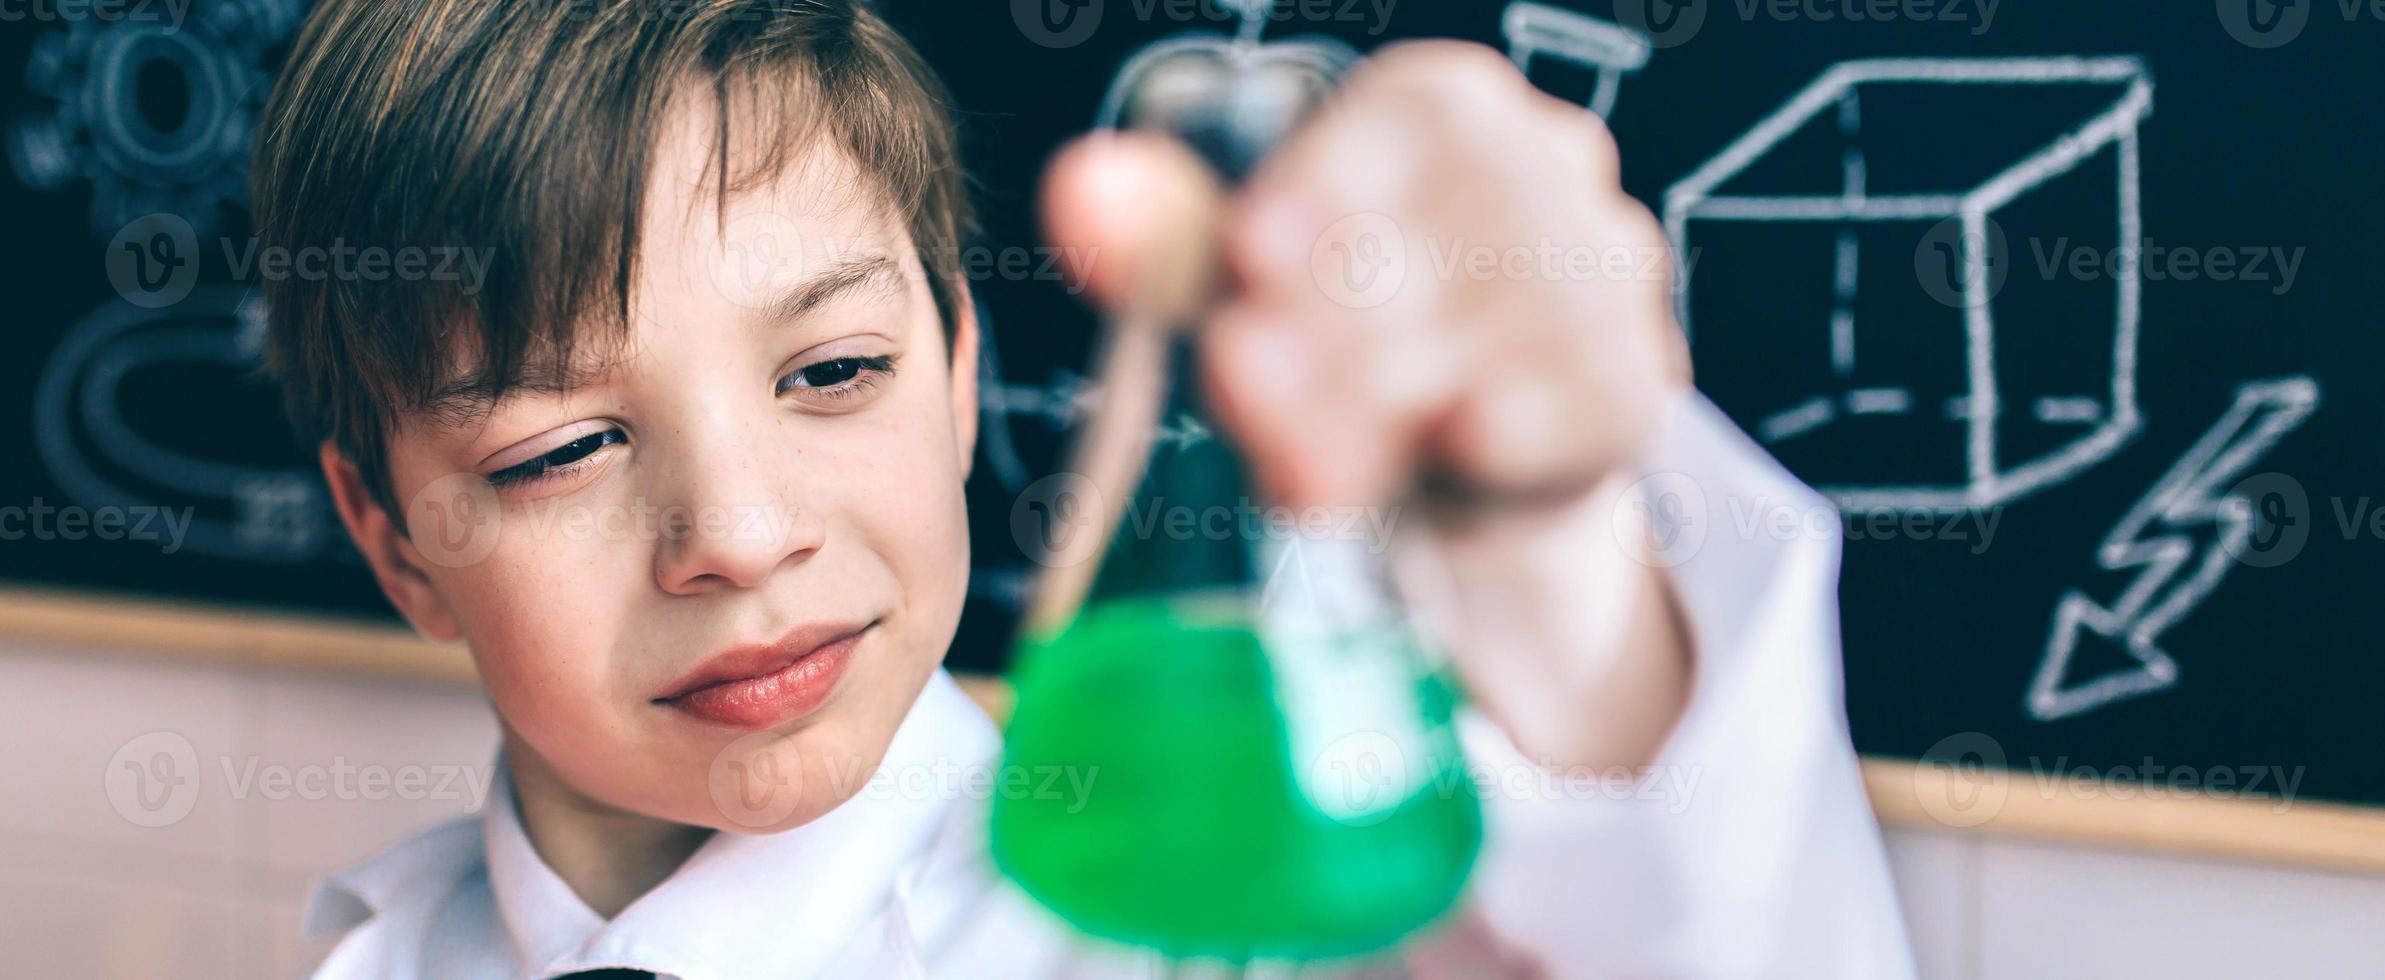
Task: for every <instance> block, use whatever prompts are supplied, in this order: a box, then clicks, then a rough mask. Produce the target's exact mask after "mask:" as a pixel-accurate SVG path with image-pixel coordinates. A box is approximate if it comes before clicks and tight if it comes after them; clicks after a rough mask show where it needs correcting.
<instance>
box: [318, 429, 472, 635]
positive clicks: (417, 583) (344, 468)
mask: <svg viewBox="0 0 2385 980" xmlns="http://www.w3.org/2000/svg"><path fill="white" fill-rule="evenodd" d="M317 454H318V456H319V457H320V458H321V460H322V463H323V480H324V482H326V483H328V484H330V485H331V502H332V505H333V506H334V507H337V508H338V509H339V512H340V523H342V524H345V525H347V526H348V537H350V538H352V539H354V540H355V542H356V550H358V551H361V552H363V553H364V560H365V563H366V564H368V565H371V566H372V568H373V578H374V579H376V580H378V581H379V582H380V583H381V594H382V595H386V596H388V597H389V602H390V604H391V605H394V606H396V607H397V610H398V613H399V614H401V615H403V616H405V617H406V621H407V622H409V623H412V624H414V629H415V630H416V631H418V632H420V633H422V634H423V635H424V636H427V637H430V638H431V639H434V640H439V641H442V642H445V641H449V640H453V639H455V638H456V637H458V636H461V635H462V634H463V631H462V630H461V629H460V628H458V627H457V625H456V621H455V614H454V613H453V612H451V611H449V610H448V608H447V600H446V599H445V598H444V597H442V596H440V595H439V591H438V590H437V589H436V588H434V587H432V585H431V580H430V578H429V577H428V576H425V575H424V574H423V573H422V562H421V559H420V556H419V555H418V553H417V552H416V551H415V550H414V545H413V542H411V541H408V540H406V535H405V533H404V532H402V531H400V530H399V529H398V526H397V522H395V521H392V520H390V519H389V514H388V512H386V511H383V510H382V509H381V505H380V504H379V503H377V502H375V501H374V500H373V495H372V494H370V493H368V492H366V491H365V488H364V477H363V476H362V475H360V474H358V473H357V472H356V467H355V465H354V464H352V463H350V462H348V458H347V457H346V456H343V455H341V454H340V451H339V449H337V448H336V447H334V446H333V445H332V444H331V440H329V439H326V440H324V441H323V445H322V446H321V447H320V448H319V449H318V450H317Z"/></svg>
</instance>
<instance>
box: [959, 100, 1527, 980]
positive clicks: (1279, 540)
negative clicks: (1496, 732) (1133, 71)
mask: <svg viewBox="0 0 2385 980" xmlns="http://www.w3.org/2000/svg"><path fill="white" fill-rule="evenodd" d="M1179 94H1181V93H1179ZM1196 101H1197V100H1196ZM1196 115H1198V116H1199V117H1200V118H1206V119H1211V120H1222V119H1225V118H1228V116H1230V115H1231V114H1230V113H1228V114H1218V113H1199V114H1196ZM1245 118H1248V115H1247V114H1245ZM1195 135H1196V136H1199V135H1200V134H1195ZM1190 142H1192V143H1193V145H1195V146H1196V147H1200V148H1202V149H1203V151H1204V153H1206V154H1207V155H1208V156H1209V157H1210V158H1211V159H1212V160H1216V161H1219V162H1220V163H1221V169H1224V170H1227V171H1229V172H1231V171H1233V170H1238V169H1240V168H1239V167H1238V166H1235V163H1236V161H1237V160H1239V161H1240V162H1241V163H1245V164H1246V163H1247V162H1248V161H1249V160H1250V159H1252V158H1253V157H1252V156H1251V155H1250V154H1249V153H1248V152H1247V149H1248V147H1247V146H1246V145H1243V144H1246V143H1247V138H1246V137H1245V136H1244V135H1238V134H1234V133H1230V132H1229V133H1219V132H1215V131H1212V132H1210V133H1208V134H1207V135H1206V138H1205V139H1204V138H1195V139H1193V140H1190ZM1238 145H1240V146H1242V150H1240V151H1238V150H1236V149H1235V148H1236V147H1237V146H1238ZM1221 150H1223V151H1224V152H1221ZM1106 342H1107V343H1108V344H1109V345H1110V350H1109V353H1108V356H1107V357H1106V360H1105V368H1104V372H1105V377H1104V379H1103V393H1104V394H1103V404H1102V412H1103V416H1104V417H1103V418H1102V419H1100V420H1097V421H1096V423H1095V426H1094V432H1093V433H1092V434H1089V435H1088V436H1087V439H1088V441H1089V442H1097V441H1100V440H1101V439H1102V438H1104V436H1103V433H1105V432H1106V433H1107V436H1108V437H1109V438H1112V439H1113V440H1114V439H1115V437H1116V435H1117V433H1119V432H1121V431H1128V430H1133V431H1135V432H1137V434H1138V435H1141V436H1143V438H1138V439H1133V440H1128V442H1129V443H1130V444H1131V445H1139V446H1146V447H1148V451H1147V453H1145V454H1143V456H1142V457H1141V458H1142V459H1143V461H1144V463H1143V466H1142V468H1141V479H1140V482H1139V485H1137V484H1136V483H1135V481H1134V480H1133V471H1132V470H1131V469H1129V470H1126V471H1123V475H1122V476H1120V475H1115V474H1114V475H1113V482H1112V483H1111V484H1110V485H1109V486H1107V487H1104V486H1102V485H1101V484H1100V483H1099V482H1098V481H1091V480H1088V481H1084V484H1083V485H1082V486H1080V487H1076V488H1073V489H1072V490H1071V491H1070V492H1069V494H1070V496H1071V497H1073V498H1079V499H1074V500H1072V501H1069V503H1073V504H1074V505H1075V506H1076V507H1079V508H1085V509H1087V510H1090V511H1091V512H1093V513H1098V514H1101V515H1103V520H1104V521H1105V522H1106V526H1107V528H1108V529H1109V530H1110V537H1109V539H1108V542H1107V545H1106V547H1104V548H1103V549H1102V550H1101V551H1100V552H1099V557H1100V564H1099V568H1098V571H1097V572H1096V573H1094V574H1093V575H1092V576H1091V577H1090V583H1089V584H1082V582H1083V579H1084V576H1082V575H1081V574H1080V575H1079V576H1077V578H1078V581H1079V582H1080V584H1079V585H1078V586H1076V588H1077V589H1078V590H1079V591H1081V592H1082V593H1083V596H1084V598H1083V600H1082V603H1081V604H1079V603H1076V602H1073V601H1064V602H1062V603H1061V604H1060V605H1061V610H1062V611H1060V612H1058V613H1050V612H1049V610H1050V609H1051V606H1050V605H1049V604H1047V605H1045V606H1043V607H1041V608H1044V609H1046V610H1047V614H1046V615H1044V616H1042V617H1041V618H1040V619H1039V620H1035V621H1031V622H1030V623H1029V625H1028V628H1027V630H1026V632H1025V635H1024V636H1023V638H1022V642H1021V645H1020V648H1019V650H1018V653H1017V656H1016V657H1015V658H1014V663H1015V665H1016V669H1015V671H1014V678H1015V682H1016V691H1017V701H1016V705H1017V707H1016V708H1015V710H1014V712H1013V715H1012V718H1011V721H1010V726H1009V732H1008V735H1007V748H1006V758H1005V763H1006V765H1005V769H1004V779H1005V785H1004V786H1003V787H1002V789H1001V792H998V793H997V794H996V795H995V801H994V808H993V817H992V834H993V841H992V849H993V856H994V859H995V862H996V863H997V864H998V865H999V866H1000V867H1001V869H1002V870H1003V872H1004V873H1005V874H1007V875H1008V876H1010V877H1011V878H1012V879H1013V880H1015V881H1016V882H1017V883H1018V884H1019V885H1020V886H1021V887H1023V888H1024V889H1025V890H1026V891H1027V892H1028V893H1029V894H1030V895H1032V896H1033V897H1034V898H1036V899H1037V900H1038V901H1040V902H1041V903H1043V904H1044V905H1046V906H1047V907H1049V908H1051V909H1052V910H1054V911H1055V912H1057V913H1058V914H1059V915H1060V916H1061V917H1063V918H1064V919H1066V920H1068V921H1069V922H1070V923H1072V924H1074V925H1075V926H1076V927H1078V928H1080V929H1082V930H1084V931H1086V932H1088V933H1091V934H1094V935H1097V936H1102V937H1105V938H1109V939H1113V940H1118V941H1122V942H1127V943H1132V944H1135V945H1140V946H1146V947H1150V948H1154V949H1157V950H1160V951H1161V952H1163V953H1166V954H1169V955H1171V956H1175V957H1186V958H1189V957H1201V958H1209V959H1222V960H1226V961H1229V962H1249V961H1253V960H1283V959H1291V960H1314V959H1326V958H1339V957H1350V956H1358V955H1363V954H1366V953H1370V952H1374V951H1378V950H1383V949H1386V948H1388V947H1391V946H1393V945H1395V944H1397V943H1399V942H1400V941H1401V940H1402V939H1403V938H1405V937H1407V936H1410V935H1412V934H1414V933H1416V932H1417V931H1419V930H1421V929H1423V928H1424V927H1426V926H1428V925H1430V924H1432V923H1433V922H1435V921H1436V920H1437V919H1439V918H1440V917H1441V916H1442V915H1443V913H1444V912H1446V911H1447V910H1448V909H1449V908H1450V907H1451V906H1452V905H1453V904H1455V902H1456V901H1457V899H1458V897H1459V894H1460V892H1461V891H1462V889H1463V887H1464V884H1465V881H1466V877H1467V874H1468V872H1469V871H1470V870H1471V868H1472V866H1473V862H1474V857H1475V853H1476V851H1477V850H1478V848H1479V846H1480V843H1481V838H1482V816H1481V809H1480V803H1479V800H1478V799H1477V796H1476V791H1475V788H1474V785H1473V782H1472V780H1471V779H1470V778H1469V776H1468V774H1467V773H1466V771H1465V767H1464V764H1463V759H1462V757H1461V755H1460V753H1459V749H1458V745H1457V740H1456V736H1455V732H1454V729H1453V726H1452V720H1451V716H1452V713H1453V710H1454V708H1455V705H1456V700H1457V694H1456V689H1455V686H1454V684H1453V682H1452V681H1451V679H1450V675H1449V673H1448V671H1447V670H1446V665H1445V664H1444V663H1443V662H1442V660H1441V658H1439V657H1438V656H1437V655H1435V654H1434V653H1433V652H1432V651H1431V649H1430V648H1429V647H1428V646H1427V645H1426V644H1424V643H1422V642H1420V641H1419V638H1418V636H1417V634H1416V632H1415V631H1414V630H1412V629H1411V628H1410V624H1409V622H1408V621H1407V619H1406V617H1405V616H1404V615H1403V614H1402V611H1401V609H1400V607H1399V605H1398V603H1397V602H1396V601H1395V600H1393V599H1392V598H1391V596H1392V593H1391V590H1390V589H1389V587H1388V585H1387V582H1386V579H1385V576H1384V575H1383V573H1382V567H1381V558H1380V549H1381V548H1382V547H1383V546H1384V545H1385V544H1386V542H1383V541H1379V540H1373V539H1349V538H1344V537H1340V536H1338V535H1335V534H1314V533H1303V531H1302V529H1301V527H1298V526H1295V525H1294V524H1293V523H1292V522H1291V521H1288V520H1286V519H1284V518H1286V517H1288V516H1290V515H1284V514H1279V513H1274V512H1272V511H1271V510H1270V509H1269V508H1267V507H1266V505H1265V503H1264V502H1263V501H1260V500H1258V499H1257V498H1256V496H1255V495H1254V494H1253V493H1252V492H1251V490H1250V488H1249V486H1248V485H1247V482H1246V480H1245V478H1244V466H1243V463H1242V461H1241V459H1240V458H1239V456H1238V455H1237V453H1236V451H1235V450H1234V448H1233V447H1232V446H1231V445H1230V444H1228V443H1227V442H1226V441H1224V439H1223V437H1222V436H1220V435H1219V434H1218V432H1217V429H1216V428H1215V426H1214V425H1213V424H1212V423H1211V420H1210V415H1209V413H1208V411H1207V409H1206V407H1205V406H1204V405H1203V404H1202V397H1201V394H1202V390H1201V385H1200V382H1199V379H1198V377H1197V371H1198V363H1197V350H1196V345H1197V343H1198V338H1197V336H1196V335H1195V333H1194V332H1193V331H1192V330H1190V329H1185V328H1173V329H1170V328H1161V329H1151V328H1150V327H1149V326H1148V325H1146V326H1144V327H1136V326H1134V325H1131V324H1130V325H1128V326H1126V327H1124V328H1116V329H1113V331H1112V333H1111V335H1110V336H1109V337H1108V338H1107V339H1106ZM1120 375H1128V377H1121V376H1120ZM1138 393H1140V394H1138ZM1115 444H1116V443H1115V442H1114V443H1113V445H1115ZM1080 459H1082V457H1080ZM1127 486H1133V487H1135V489H1134V490H1133V491H1132V493H1131V494H1122V493H1121V491H1120V490H1119V488H1121V487H1127ZM1105 495H1107V496H1109V497H1112V498H1115V497H1117V496H1121V495H1125V496H1128V498H1129V499H1126V500H1123V501H1121V500H1116V499H1110V500H1107V501H1103V502H1096V501H1093V500H1087V499H1082V498H1087V497H1091V498H1100V497H1103V496H1105ZM1054 503H1060V502H1059V501H1054ZM1065 510H1066V508H1065V507H1054V508H1048V509H1047V513H1048V512H1052V511H1065ZM1327 523H1338V522H1327ZM1361 523H1365V522H1361ZM1310 526H1311V527H1314V526H1315V525H1310ZM1061 577H1062V578H1067V576H1061ZM1048 578H1050V576H1047V579H1048ZM1046 587H1047V589H1049V588H1051V586H1050V585H1049V584H1048V583H1047V586H1046ZM1063 588H1065V587H1063ZM1039 787H1042V789H1041V790H1039ZM1054 787H1083V791H1082V793H1081V794H1080V793H1078V792H1076V791H1074V790H1069V791H1059V790H1056V789H1053V788H1054Z"/></svg>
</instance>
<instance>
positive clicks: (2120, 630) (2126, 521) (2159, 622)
mask: <svg viewBox="0 0 2385 980" xmlns="http://www.w3.org/2000/svg"><path fill="white" fill-rule="evenodd" d="M2318 404H2319V386H2318V385H2317V384H2315V383H2313V382H2312V381H2311V379H2309V378H2307V377H2292V378H2281V379H2277V380H2274V381H2261V382H2255V383H2252V384H2248V385H2245V386H2244V387H2242V388H2239V389H2237V390H2236V403H2235V404H2234V405H2232V406H2230V407H2229V408H2228V411H2227V414H2225V415H2222V416H2220V419H2219V421H2218V422H2217V423H2215V424H2213V425H2212V427H2211V431H2209V432H2206V433H2204V434H2203V437H2202V438H2201V439H2199V440H2196V442H2195V444H2194V445H2193V446H2191V447H2189V448H2188V449H2187V450H2186V453H2185V455H2183V456H2180V457H2179V458H2178V462H2176V463H2174V464H2172V465H2171V466H2170V469H2169V472H2167V473H2164V474H2162V477H2161V479H2160V480H2158V481H2155V482H2154V484H2153V488H2152V489H2151V490H2148V491H2147V492H2146V493H2145V496H2144V497H2143V498H2142V499H2139V500H2138V501H2137V503H2136V506H2134V507H2131V508H2129V511H2128V513H2127V514H2126V515H2125V516H2123V517H2121V518H2120V522H2119V523H2118V524H2115V525H2113V526H2112V530H2111V533H2109V534H2106V535H2105V536H2104V539H2103V544H2102V546H2101V547H2099V548H2098V549H2096V553H2095V562H2096V564H2097V565H2098V566H2100V567H2102V568H2103V569H2104V570H2106V571H2113V572H2117V571H2123V570H2126V569H2130V568H2135V569H2140V571H2139V572H2138V573H2137V577H2136V580H2135V581H2134V582H2131V583H2130V584H2129V586H2128V588H2127V589H2126V590H2125V591H2123V592H2121V593H2120V597H2119V599H2118V601H2115V602H2113V603H2112V604H2110V605H2108V606H2106V605H2103V604H2100V603H2097V602H2096V601H2095V600H2093V599H2091V598H2088V597H2087V595H2086V593H2084V592H2081V591H2079V590H2077V589H2072V590H2070V591H2068V592H2066V593H2064V594H2063V596H2062V600H2061V602H2059V603H2058V604H2056V605H2055V606H2054V626H2053V630H2052V632H2050V633H2049V634H2047V636H2046V645H2045V659H2044V660H2042V661H2040V662H2039V663H2038V666H2037V677H2036V679H2035V680H2034V681H2032V682H2031V683H2030V685H2029V698H2028V704H2027V707H2028V711H2029V714H2030V716H2031V717H2034V718H2036V719H2038V720H2039V721H2053V720H2055V719H2057V718H2066V717H2069V716H2071V715H2075V714H2078V713H2080V712H2083V711H2088V710H2092V709H2094V708H2097V707H2101V706H2103V705H2105V704H2109V703H2111V702H2113V701H2118V700H2121V699H2123V698H2129V697H2135V696H2137V695H2141V694H2147V693H2151V692H2153V691H2158V690H2161V689H2163V688H2166V687H2169V686H2170V685H2172V684H2175V683H2177V681H2178V662H2177V661H2175V660H2173V659H2171V658H2170V655H2169V653H2168V652H2167V651H2165V650H2163V649H2162V648H2161V643H2160V640H2161V634H2162V633H2163V632H2164V631H2166V630H2168V629H2169V628H2170V627H2171V626H2173V625H2175V624H2176V623H2177V622H2178V621H2179V620H2181V619H2184V618H2185V617H2186V615H2187V614H2188V613H2191V612H2193V611H2194V609H2195V607H2196V606H2197V605H2200V604H2201V603H2202V601H2203V600H2204V599H2205V598H2207V597H2209V596H2210V595H2211V592H2212V590H2214V589H2217V588H2218V587H2219V584H2220V581H2221V580H2222V579H2225V578H2227V576H2228V572H2229V571H2231V570H2232V569H2234V567H2235V556H2236V555H2238V554H2241V553H2242V549H2243V548H2244V546H2245V544H2246V543H2247V542H2248V541H2249V540H2250V539H2251V536H2252V530H2253V525H2252V502H2251V501H2249V500H2246V499H2245V498H2244V497H2243V495H2241V494H2226V495H2224V496H2223V495H2221V492H2222V488H2224V487H2227V486H2231V485H2233V484H2234V483H2235V481H2236V480H2237V478H2238V477H2239V476H2240V475H2241V474H2243V472H2244V471H2245V470H2246V469H2248V468H2250V467H2251V466H2252V464H2253V463H2255V462H2257V461H2259V460H2260V458H2261V457H2262V456H2264V455H2266V454H2267V453H2268V452H2269V450H2270V448H2271V447H2272V446H2275V445H2276V444H2277V441H2278V440H2280V439H2283V438H2285V436H2286V434H2287V433H2289V432H2292V431H2294V429H2295V428H2296V427H2298V426H2300V425H2301V424H2302V423H2303V421H2304V420H2305V419H2307V418H2309V416H2310V413H2311V411H2312V410H2313V409H2315V408H2317V407H2318ZM2206 528H2209V529H2211V530H2213V531H2216V532H2217V533H2216V534H2210V533H2198V532H2204V529H2206ZM2204 537H2208V538H2210V542H2209V543H2208V544H2204V543H2199V540H2198V539H2200V538H2204ZM2082 630H2084V631H2087V632H2092V633H2094V634H2095V635H2097V636H2100V637H2103V638H2105V639H2107V640H2111V641H2113V642H2115V643H2118V644H2120V646H2121V647H2122V648H2123V649H2125V650H2126V651H2127V652H2128V655H2129V656H2130V657H2131V658H2134V659H2135V660H2136V661H2137V664H2138V666H2137V667H2135V668H2133V669H2126V670H2122V671H2119V672H2116V673H2111V674H2106V675H2104V676H2102V677H2099V678H2096V679H2094V680H2092V681H2088V682H2086V683H2084V684H2079V685H2076V686H2067V687H2066V686H2064V685H2065V677H2064V675H2065V674H2067V673H2068V671H2069V668H2070V657H2071V654H2072V653H2073V652H2074V651H2076V650H2077V649H2078V643H2079V634H2080V632H2081V631H2082Z"/></svg>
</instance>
